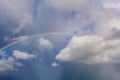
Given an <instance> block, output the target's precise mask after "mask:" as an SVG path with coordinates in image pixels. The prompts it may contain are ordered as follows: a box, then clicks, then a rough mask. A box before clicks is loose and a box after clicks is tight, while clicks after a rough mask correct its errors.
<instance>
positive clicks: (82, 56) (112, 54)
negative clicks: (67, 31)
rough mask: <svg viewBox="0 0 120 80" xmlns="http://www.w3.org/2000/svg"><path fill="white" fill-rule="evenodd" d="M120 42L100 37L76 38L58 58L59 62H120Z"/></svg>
mask: <svg viewBox="0 0 120 80" xmlns="http://www.w3.org/2000/svg"><path fill="white" fill-rule="evenodd" d="M119 44H120V41H119V40H116V39H114V40H107V39H106V38H104V37H102V36H100V35H86V36H81V37H78V36H74V37H73V38H72V39H71V40H70V42H69V44H68V45H67V47H66V48H64V49H63V50H61V51H60V52H59V54H58V55H57V56H56V60H59V61H65V62H66V61H68V62H69V61H72V62H81V63H86V64H99V63H109V62H115V63H117V62H119V57H120V51H119V48H120V46H119Z"/></svg>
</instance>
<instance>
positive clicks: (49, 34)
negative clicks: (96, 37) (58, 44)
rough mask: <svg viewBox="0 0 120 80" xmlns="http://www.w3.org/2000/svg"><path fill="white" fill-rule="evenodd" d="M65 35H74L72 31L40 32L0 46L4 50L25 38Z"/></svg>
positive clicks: (0, 49)
mask: <svg viewBox="0 0 120 80" xmlns="http://www.w3.org/2000/svg"><path fill="white" fill-rule="evenodd" d="M55 35H57V36H64V35H72V34H71V33H63V32H52V33H40V34H33V35H28V36H26V37H25V38H22V39H20V38H16V39H15V40H12V41H11V42H9V43H8V44H6V45H5V46H3V47H1V48H0V51H4V50H6V49H7V48H9V47H11V46H13V45H16V44H18V43H20V42H22V41H25V40H28V39H32V38H35V37H40V36H55Z"/></svg>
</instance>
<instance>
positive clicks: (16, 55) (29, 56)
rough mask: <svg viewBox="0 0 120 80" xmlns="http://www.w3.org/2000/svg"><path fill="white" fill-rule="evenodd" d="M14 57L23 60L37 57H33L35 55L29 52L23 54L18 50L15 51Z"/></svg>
mask: <svg viewBox="0 0 120 80" xmlns="http://www.w3.org/2000/svg"><path fill="white" fill-rule="evenodd" d="M13 56H14V57H15V58H17V59H22V60H27V59H30V58H34V57H35V55H33V54H29V53H27V52H22V51H18V50H14V52H13Z"/></svg>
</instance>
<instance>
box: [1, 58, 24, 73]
mask: <svg viewBox="0 0 120 80" xmlns="http://www.w3.org/2000/svg"><path fill="white" fill-rule="evenodd" d="M21 66H22V63H19V62H17V61H16V60H15V59H14V58H12V57H8V58H6V59H5V58H3V59H0V71H7V70H15V69H16V68H15V67H21Z"/></svg>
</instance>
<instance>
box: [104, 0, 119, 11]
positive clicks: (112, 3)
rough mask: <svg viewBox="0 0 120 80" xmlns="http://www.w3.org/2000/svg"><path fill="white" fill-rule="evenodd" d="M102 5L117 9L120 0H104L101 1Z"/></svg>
mask: <svg viewBox="0 0 120 80" xmlns="http://www.w3.org/2000/svg"><path fill="white" fill-rule="evenodd" d="M103 6H104V7H105V8H112V9H118V10H119V8H120V1H119V0H114V1H113V0H105V1H104V3H103Z"/></svg>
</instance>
